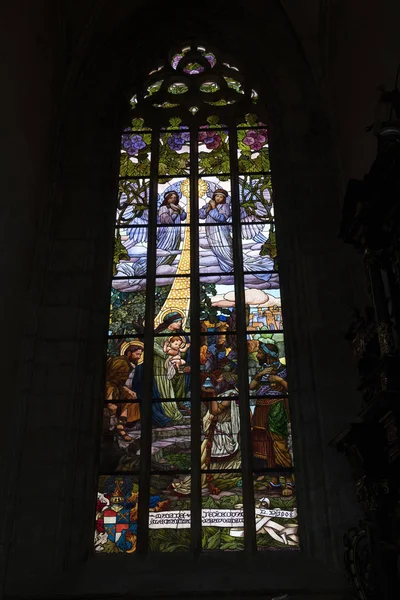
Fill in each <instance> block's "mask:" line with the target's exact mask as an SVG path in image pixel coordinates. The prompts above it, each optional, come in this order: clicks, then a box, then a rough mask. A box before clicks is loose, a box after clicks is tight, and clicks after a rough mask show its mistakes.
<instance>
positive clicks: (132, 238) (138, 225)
mask: <svg viewBox="0 0 400 600" xmlns="http://www.w3.org/2000/svg"><path fill="white" fill-rule="evenodd" d="M148 224H149V219H148V212H147V210H146V211H144V213H143V215H141V216H137V217H134V218H133V219H132V221H131V223H130V225H131V227H129V229H127V234H128V235H129V242H128V243H127V244H126V248H131V247H132V246H134V245H135V244H146V243H147V232H148V228H147V226H148Z"/></svg>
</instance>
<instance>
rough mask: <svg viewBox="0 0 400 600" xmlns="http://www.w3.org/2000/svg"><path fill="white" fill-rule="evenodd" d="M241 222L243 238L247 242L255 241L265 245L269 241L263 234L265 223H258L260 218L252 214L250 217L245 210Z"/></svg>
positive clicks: (242, 211) (242, 212)
mask: <svg viewBox="0 0 400 600" xmlns="http://www.w3.org/2000/svg"><path fill="white" fill-rule="evenodd" d="M240 212H241V215H240V216H241V222H242V237H243V239H245V240H254V241H255V242H257V243H258V244H263V243H264V242H266V241H267V238H266V237H265V235H264V234H263V233H261V232H262V230H263V229H264V225H265V224H264V223H258V222H257V221H258V216H257V217H256V216H255V215H253V214H251V215H248V214H247V213H246V211H245V209H244V208H242V209H241V211H240Z"/></svg>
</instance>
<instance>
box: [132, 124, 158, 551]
mask: <svg viewBox="0 0 400 600" xmlns="http://www.w3.org/2000/svg"><path fill="white" fill-rule="evenodd" d="M159 136H160V132H159V130H158V128H157V129H153V132H152V139H151V167H150V198H149V225H148V242H147V243H148V247H147V279H146V309H145V329H144V352H145V354H144V356H145V360H144V372H143V394H142V402H141V403H140V422H141V442H140V480H139V507H138V508H139V511H138V538H137V549H138V552H139V553H141V554H145V553H146V552H147V547H148V539H149V531H148V527H149V500H150V471H151V441H152V400H153V398H152V389H153V385H152V383H153V382H152V380H153V355H154V352H153V346H154V307H155V282H156V251H157V250H156V248H157V190H158V147H159Z"/></svg>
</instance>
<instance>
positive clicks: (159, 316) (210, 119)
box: [95, 46, 299, 554]
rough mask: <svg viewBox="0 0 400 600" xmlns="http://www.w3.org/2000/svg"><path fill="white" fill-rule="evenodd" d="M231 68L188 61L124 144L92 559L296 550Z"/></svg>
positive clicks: (286, 448)
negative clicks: (109, 555)
mask: <svg viewBox="0 0 400 600" xmlns="http://www.w3.org/2000/svg"><path fill="white" fill-rule="evenodd" d="M258 100H259V97H258V94H257V92H256V91H255V90H254V89H253V88H251V87H248V85H247V84H246V80H245V78H244V76H243V75H242V74H241V72H240V71H239V70H238V69H237V67H235V66H232V65H231V64H230V63H227V62H224V61H223V60H222V59H220V58H219V54H218V52H216V51H214V50H213V51H212V52H211V51H209V50H208V49H207V48H205V47H204V46H186V47H185V48H180V49H178V50H176V51H175V52H173V53H172V54H171V56H170V58H169V59H168V60H166V62H165V64H163V65H159V66H157V67H156V69H155V70H153V71H151V72H150V74H149V75H148V78H147V80H146V81H145V82H144V85H143V88H142V89H141V90H138V91H137V93H136V94H135V96H134V97H133V98H132V100H131V113H130V117H129V122H128V123H127V124H126V127H125V128H124V130H123V132H122V134H121V162H120V177H119V186H118V192H117V206H116V217H115V244H114V254H113V272H112V279H111V293H110V317H109V326H108V344H107V357H106V368H105V371H106V383H105V397H104V407H103V430H102V438H101V460H100V475H99V484H98V496H97V507H96V528H95V550H96V552H98V553H128V554H133V553H136V552H140V553H151V552H172V551H187V552H193V553H198V552H209V551H216V550H219V551H243V550H244V549H247V550H257V549H258V550H277V549H286V550H295V549H297V548H298V545H299V541H298V535H297V527H298V524H297V503H296V488H295V479H294V460H293V451H292V429H291V423H290V412H289V404H288V383H287V365H286V358H285V338H284V328H283V316H282V306H281V293H280V281H279V273H278V255H277V246H276V237H275V219H274V204H273V186H272V179H271V172H270V161H269V139H268V128H267V125H266V124H265V123H263V122H262V121H261V119H260V118H259V117H258V116H257V115H256V114H255V113H254V110H255V104H257V102H258Z"/></svg>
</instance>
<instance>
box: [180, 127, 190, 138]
mask: <svg viewBox="0 0 400 600" xmlns="http://www.w3.org/2000/svg"><path fill="white" fill-rule="evenodd" d="M179 129H180V130H181V131H180V132H179V137H181V138H182V139H183V140H184V141H185V142H189V141H190V133H189V132H188V131H187V128H186V127H184V126H183V125H181V126H180V127H179ZM182 130H183V131H182Z"/></svg>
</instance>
